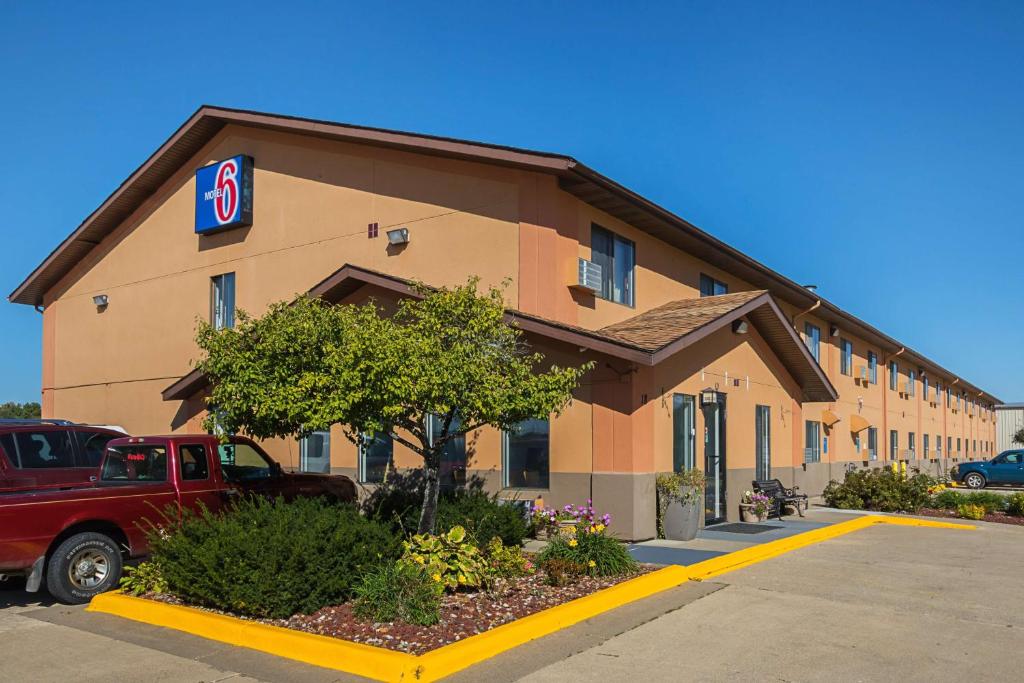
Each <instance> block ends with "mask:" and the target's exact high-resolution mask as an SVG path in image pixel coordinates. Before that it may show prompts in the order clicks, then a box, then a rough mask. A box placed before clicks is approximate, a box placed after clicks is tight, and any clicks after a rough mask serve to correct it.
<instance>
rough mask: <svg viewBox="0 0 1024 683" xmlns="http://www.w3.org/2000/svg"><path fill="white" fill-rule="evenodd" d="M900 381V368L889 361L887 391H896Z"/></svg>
mask: <svg viewBox="0 0 1024 683" xmlns="http://www.w3.org/2000/svg"><path fill="white" fill-rule="evenodd" d="M899 381H900V366H899V364H897V363H896V361H889V390H890V391H896V387H897V385H898V384H899Z"/></svg>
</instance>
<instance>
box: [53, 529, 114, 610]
mask: <svg viewBox="0 0 1024 683" xmlns="http://www.w3.org/2000/svg"><path fill="white" fill-rule="evenodd" d="M120 582H121V551H120V550H119V549H118V547H117V543H115V542H114V540H113V539H111V538H110V537H109V536H105V535H103V534H98V533H93V532H86V533H81V534H75V535H74V536H72V537H70V538H68V539H67V540H65V541H64V542H63V543H61V544H60V545H59V546H57V549H56V550H55V551H53V554H52V555H51V556H50V561H49V563H48V566H47V568H46V588H47V590H49V591H50V595H52V596H53V597H55V598H57V599H58V600H60V601H61V602H63V603H66V604H69V605H78V604H81V603H83V602H89V601H90V600H92V599H93V597H94V596H96V595H99V594H100V593H102V592H104V591H108V590H110V589H111V588H116V587H117V585H118V584H119V583H120Z"/></svg>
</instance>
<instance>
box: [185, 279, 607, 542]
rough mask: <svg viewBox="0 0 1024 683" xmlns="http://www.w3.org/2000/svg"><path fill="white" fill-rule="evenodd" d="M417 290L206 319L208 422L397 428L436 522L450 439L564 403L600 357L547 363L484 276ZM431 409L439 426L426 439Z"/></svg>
mask: <svg viewBox="0 0 1024 683" xmlns="http://www.w3.org/2000/svg"><path fill="white" fill-rule="evenodd" d="M417 290H418V293H419V294H420V296H421V297H422V298H408V299H403V300H401V301H400V302H399V303H398V305H397V310H395V311H394V313H393V315H386V314H385V312H384V310H383V309H382V308H381V307H379V306H378V305H377V304H376V302H373V301H371V302H369V303H367V304H364V305H351V304H341V305H330V304H328V303H326V302H324V301H322V300H320V299H316V298H310V297H301V298H299V299H297V300H296V301H294V302H292V303H285V302H281V303H276V304H273V305H272V306H271V307H270V309H269V310H268V311H267V313H266V314H264V315H263V316H261V317H258V318H255V317H251V316H249V315H247V314H245V313H244V312H242V311H240V312H239V313H238V316H237V318H238V324H237V326H236V327H235V328H234V329H221V330H215V329H214V328H213V327H212V326H210V325H209V324H206V323H200V326H199V331H198V334H197V341H198V343H199V347H200V348H201V349H202V350H203V352H204V357H203V358H202V359H201V360H200V361H199V362H198V364H197V367H198V368H199V369H200V370H202V371H203V372H204V373H206V375H207V376H208V377H209V378H210V380H211V383H212V390H211V393H210V396H209V398H208V404H209V406H210V407H211V412H210V415H209V416H208V417H207V421H206V424H207V426H208V427H211V428H215V429H220V430H223V431H224V432H227V433H234V432H243V431H244V432H247V433H249V434H251V435H253V436H255V437H257V438H270V437H287V436H301V435H302V434H305V433H308V432H311V431H315V430H323V429H327V428H329V427H330V426H331V425H334V424H340V425H342V426H343V428H344V432H345V436H346V437H347V438H348V439H350V440H351V441H353V442H355V443H359V441H360V439H362V438H364V436H363V435H369V434H374V433H376V432H385V433H389V434H390V435H391V437H392V439H394V441H396V442H398V443H401V444H403V445H405V446H406V447H408V448H409V449H410V450H412V451H414V452H415V453H417V454H419V455H420V456H421V457H422V458H423V467H424V473H425V481H426V484H425V494H424V500H423V507H422V510H421V512H420V520H419V532H420V533H430V532H433V530H434V520H435V516H436V512H437V499H438V492H439V488H440V465H441V454H442V452H443V450H444V447H445V445H446V444H448V443H449V442H450V441H452V440H454V439H457V438H459V437H461V436H463V435H465V434H467V433H469V432H472V431H473V430H475V429H478V428H480V427H483V426H485V425H486V426H491V427H496V428H499V429H508V428H511V427H512V426H513V425H515V424H517V423H519V422H521V421H523V420H525V419H529V418H546V417H548V416H549V415H551V414H552V413H555V414H557V413H559V412H560V411H561V410H562V409H563V408H564V407H565V406H566V405H567V404H568V402H569V401H570V399H571V398H572V392H573V390H574V389H575V388H576V386H577V385H578V383H579V380H580V378H581V377H582V376H583V374H584V373H585V372H587V371H588V370H589V369H590V368H591V366H592V364H586V365H583V366H581V367H578V368H560V367H557V366H554V365H550V364H548V363H545V359H544V357H543V355H541V354H539V353H535V352H531V351H530V350H529V349H528V348H527V346H526V345H525V342H524V340H523V338H522V334H521V331H520V330H519V329H517V328H516V327H515V326H514V325H512V324H509V323H508V322H507V321H506V319H505V305H504V297H503V295H502V291H501V290H500V289H497V288H493V287H492V288H490V289H489V290H488V291H487V292H485V293H479V292H478V291H477V279H475V278H471V279H470V280H469V282H467V284H465V285H463V286H460V287H455V288H452V289H438V290H434V289H428V288H426V287H423V286H418V287H417ZM431 415H433V416H435V417H436V419H437V421H438V422H439V423H440V425H441V428H440V429H439V430H436V431H435V433H434V434H433V435H432V438H428V433H427V427H426V424H427V420H428V417H429V416H431Z"/></svg>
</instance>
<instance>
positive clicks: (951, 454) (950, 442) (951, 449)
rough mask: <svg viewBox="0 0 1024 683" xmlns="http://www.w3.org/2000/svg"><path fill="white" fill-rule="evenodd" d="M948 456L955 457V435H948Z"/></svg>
mask: <svg viewBox="0 0 1024 683" xmlns="http://www.w3.org/2000/svg"><path fill="white" fill-rule="evenodd" d="M946 457H947V458H951V457H953V437H951V436H947V437H946Z"/></svg>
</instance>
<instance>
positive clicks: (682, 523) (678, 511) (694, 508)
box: [661, 489, 701, 541]
mask: <svg viewBox="0 0 1024 683" xmlns="http://www.w3.org/2000/svg"><path fill="white" fill-rule="evenodd" d="M692 491H693V490H692V489H688V490H686V489H684V495H682V496H681V497H682V498H683V499H684V500H685V499H686V498H687V497H690V498H693V500H691V501H689V502H679V501H677V500H673V501H671V502H670V503H669V504H668V505H666V506H665V512H664V514H663V515H662V518H661V525H662V528H663V529H664V530H665V538H667V539H669V540H670V541H692V540H693V539H695V538H697V530H698V529H699V528H700V518H701V508H700V496H695V495H693V493H692Z"/></svg>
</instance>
